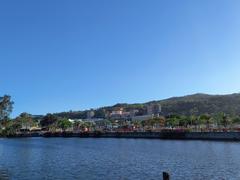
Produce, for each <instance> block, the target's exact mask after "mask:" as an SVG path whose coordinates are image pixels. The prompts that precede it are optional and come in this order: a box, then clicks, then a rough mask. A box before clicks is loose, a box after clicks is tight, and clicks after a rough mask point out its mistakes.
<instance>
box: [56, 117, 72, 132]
mask: <svg viewBox="0 0 240 180" xmlns="http://www.w3.org/2000/svg"><path fill="white" fill-rule="evenodd" d="M57 125H58V127H59V128H61V129H62V130H63V131H66V130H67V129H68V128H70V127H72V123H71V122H70V121H69V120H68V119H61V120H59V121H58V122H57Z"/></svg>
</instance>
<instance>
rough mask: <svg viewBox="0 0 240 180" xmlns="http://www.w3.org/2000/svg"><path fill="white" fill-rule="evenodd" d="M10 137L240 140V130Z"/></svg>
mask: <svg viewBox="0 0 240 180" xmlns="http://www.w3.org/2000/svg"><path fill="white" fill-rule="evenodd" d="M8 137H13V138H21V137H44V138H51V137H64V138H67V137H79V138H145V139H176V140H178V139H179V140H223V141H240V132H81V133H73V132H55V133H54V132H45V133H21V134H17V135H11V136H8Z"/></svg>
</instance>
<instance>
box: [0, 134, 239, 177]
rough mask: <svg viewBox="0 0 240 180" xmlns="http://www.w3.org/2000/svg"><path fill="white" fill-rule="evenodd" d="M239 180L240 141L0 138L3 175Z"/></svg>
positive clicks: (0, 168)
mask: <svg viewBox="0 0 240 180" xmlns="http://www.w3.org/2000/svg"><path fill="white" fill-rule="evenodd" d="M162 171H168V172H170V174H171V177H172V179H173V180H174V179H177V180H178V179H179V180H180V179H181V180H182V179H191V180H192V179H194V180H198V179H216V180H219V179H226V180H229V179H238V180H239V179H240V143H237V142H213V141H172V140H171V141H168V140H148V139H104V138H103V139H91V138H89V139H80V138H66V139H64V138H49V139H45V138H23V139H0V179H22V180H30V179H31V180H32V179H64V180H65V179H84V180H85V179H90V180H91V179H104V180H108V179H109V180H112V179H121V180H122V179H144V180H145V179H161V173H162Z"/></svg>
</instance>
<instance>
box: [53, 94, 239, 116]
mask: <svg viewBox="0 0 240 180" xmlns="http://www.w3.org/2000/svg"><path fill="white" fill-rule="evenodd" d="M150 103H160V104H161V105H162V114H163V115H169V114H179V115H191V114H195V115H200V114H217V113H219V112H224V113H226V114H229V115H240V93H235V94H229V95H209V94H193V95H187V96H182V97H172V98H169V99H164V100H159V101H151V102H147V103H139V104H126V103H123V104H116V105H114V106H108V107H101V108H99V109H95V110H94V111H95V117H96V118H101V117H104V114H106V113H109V112H111V111H112V110H113V109H114V108H116V107H123V108H124V109H125V110H127V111H129V110H132V109H138V110H139V115H141V114H144V113H145V112H146V105H147V104H150ZM87 112H88V111H70V112H62V113H56V114H55V115H57V116H60V117H68V118H86V116H87Z"/></svg>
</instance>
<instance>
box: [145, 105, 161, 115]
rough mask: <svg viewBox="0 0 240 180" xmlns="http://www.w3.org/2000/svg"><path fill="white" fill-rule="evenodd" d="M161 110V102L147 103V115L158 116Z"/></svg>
mask: <svg viewBox="0 0 240 180" xmlns="http://www.w3.org/2000/svg"><path fill="white" fill-rule="evenodd" d="M161 112H162V107H161V104H156V103H151V104H148V105H147V115H152V116H155V117H158V116H159V115H160V114H161Z"/></svg>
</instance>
